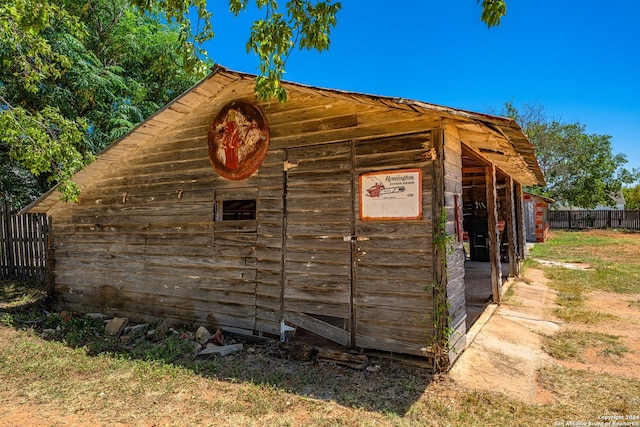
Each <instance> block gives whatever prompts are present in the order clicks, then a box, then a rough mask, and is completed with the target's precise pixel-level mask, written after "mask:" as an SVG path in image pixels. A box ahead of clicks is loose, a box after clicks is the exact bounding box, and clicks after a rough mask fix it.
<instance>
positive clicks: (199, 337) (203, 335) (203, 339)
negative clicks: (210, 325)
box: [196, 326, 211, 345]
mask: <svg viewBox="0 0 640 427" xmlns="http://www.w3.org/2000/svg"><path fill="white" fill-rule="evenodd" d="M209 339H211V333H209V331H208V330H207V328H205V327H204V326H200V327H199V328H198V330H197V331H196V341H197V342H199V343H200V344H203V345H204V344H206V343H207V341H209Z"/></svg>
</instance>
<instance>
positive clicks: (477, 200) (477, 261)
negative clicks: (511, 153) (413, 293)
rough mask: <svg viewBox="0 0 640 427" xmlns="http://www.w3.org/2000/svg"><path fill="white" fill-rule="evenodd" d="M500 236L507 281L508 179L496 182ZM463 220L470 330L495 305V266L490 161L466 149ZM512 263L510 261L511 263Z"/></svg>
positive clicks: (500, 260) (499, 268) (501, 257)
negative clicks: (490, 220) (493, 284)
mask: <svg viewBox="0 0 640 427" xmlns="http://www.w3.org/2000/svg"><path fill="white" fill-rule="evenodd" d="M496 190H497V199H498V200H497V203H498V205H497V212H498V224H497V228H498V234H499V237H498V239H497V241H498V244H499V245H500V257H499V260H498V266H497V270H498V272H499V274H500V276H501V277H500V279H499V280H500V281H501V282H504V281H505V280H506V276H505V273H507V270H508V269H505V268H502V264H501V263H502V262H504V261H505V257H508V254H507V252H508V251H507V243H506V233H505V232H504V224H505V213H504V212H503V207H504V205H505V203H504V200H503V199H504V197H505V182H504V177H502V179H501V177H500V176H498V177H497V181H496ZM462 202H463V203H462V216H463V224H462V226H463V231H464V233H463V240H464V247H465V256H466V259H465V263H464V266H465V279H464V282H465V298H466V314H467V330H469V328H470V327H471V326H472V325H473V324H474V323H475V322H476V321H477V320H478V318H479V317H480V315H481V314H482V312H483V311H484V310H485V308H486V307H487V306H488V305H489V304H491V303H492V302H494V300H495V298H494V295H493V292H494V288H493V286H492V266H491V262H490V258H491V256H490V254H491V247H490V239H489V223H488V221H489V220H488V218H489V215H488V208H489V206H490V204H489V203H488V200H487V177H486V161H483V160H482V159H481V158H479V157H478V156H477V155H475V154H474V153H473V152H471V150H466V149H463V155H462ZM507 261H508V260H507Z"/></svg>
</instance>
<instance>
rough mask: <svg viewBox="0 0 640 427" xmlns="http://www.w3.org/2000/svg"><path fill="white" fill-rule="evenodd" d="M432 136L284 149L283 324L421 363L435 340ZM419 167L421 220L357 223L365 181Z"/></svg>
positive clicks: (422, 135)
mask: <svg viewBox="0 0 640 427" xmlns="http://www.w3.org/2000/svg"><path fill="white" fill-rule="evenodd" d="M429 144H430V134H428V133H427V134H419V135H413V136H408V137H401V138H395V139H384V140H375V141H361V142H358V143H357V144H356V143H354V142H344V143H336V144H330V145H326V146H322V147H318V146H314V147H308V148H295V149H289V150H287V159H286V161H285V165H286V168H288V171H287V173H286V178H285V180H286V185H285V188H286V190H285V213H286V214H285V230H286V233H285V245H284V260H285V261H284V269H283V275H284V292H283V296H284V299H283V308H284V320H285V321H286V322H287V323H289V324H293V325H296V326H298V327H301V328H304V329H306V330H308V331H311V332H313V333H315V334H317V335H320V336H322V337H324V338H327V339H330V340H332V341H334V342H337V343H340V344H342V345H345V346H356V347H364V348H372V349H379V350H384V351H391V352H400V353H408V354H422V350H421V348H423V347H425V346H426V345H427V344H428V342H429V336H430V334H432V329H433V328H432V322H433V316H432V312H433V298H432V290H431V289H430V288H429V283H432V280H433V268H432V264H433V251H432V246H433V240H432V237H431V236H432V226H433V224H432V214H431V210H432V173H433V166H432V160H430V159H428V158H427V157H425V153H426V152H428V151H429V149H430V145H429ZM407 168H417V169H419V170H420V171H421V177H422V181H421V184H422V190H421V191H422V192H421V194H420V195H419V196H420V197H421V198H422V206H423V208H422V211H423V214H422V217H421V218H420V219H414V220H386V221H379V220H376V221H367V220H361V219H360V218H359V213H360V206H359V203H360V194H359V193H360V190H361V189H360V188H359V184H358V177H359V175H360V174H362V173H367V172H372V171H386V170H391V171H392V170H396V169H407Z"/></svg>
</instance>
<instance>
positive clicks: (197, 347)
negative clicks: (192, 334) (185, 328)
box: [193, 342, 203, 355]
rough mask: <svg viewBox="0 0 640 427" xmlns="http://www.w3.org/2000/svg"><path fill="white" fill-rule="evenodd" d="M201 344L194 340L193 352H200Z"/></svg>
mask: <svg viewBox="0 0 640 427" xmlns="http://www.w3.org/2000/svg"><path fill="white" fill-rule="evenodd" d="M202 348H203V347H202V344H200V343H199V342H194V343H193V354H195V355H197V354H198V353H200V352H201V351H202Z"/></svg>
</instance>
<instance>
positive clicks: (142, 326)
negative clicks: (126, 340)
mask: <svg viewBox="0 0 640 427" xmlns="http://www.w3.org/2000/svg"><path fill="white" fill-rule="evenodd" d="M148 326H149V325H147V324H146V323H143V324H140V325H133V326H131V327H130V328H129V329H130V332H131V334H133V335H136V334H141V333H143V332H144V330H145V329H146V328H147V327H148Z"/></svg>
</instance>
